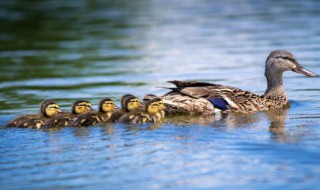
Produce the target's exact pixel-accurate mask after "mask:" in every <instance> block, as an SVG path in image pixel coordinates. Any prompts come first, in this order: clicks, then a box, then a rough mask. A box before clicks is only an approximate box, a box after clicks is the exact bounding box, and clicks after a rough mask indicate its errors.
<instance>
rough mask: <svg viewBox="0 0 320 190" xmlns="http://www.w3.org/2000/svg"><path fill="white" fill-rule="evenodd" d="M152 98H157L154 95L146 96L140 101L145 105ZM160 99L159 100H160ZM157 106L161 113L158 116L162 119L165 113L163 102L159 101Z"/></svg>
mask: <svg viewBox="0 0 320 190" xmlns="http://www.w3.org/2000/svg"><path fill="white" fill-rule="evenodd" d="M154 98H159V97H158V96H156V95H154V94H147V95H144V96H143V97H142V101H143V104H144V105H146V104H147V102H148V101H150V100H152V99H154ZM160 99H161V98H160ZM159 106H160V108H161V111H160V112H159V113H158V114H161V117H162V118H164V117H165V115H166V113H165V108H166V107H165V105H164V101H163V100H162V99H161V100H160V101H159Z"/></svg>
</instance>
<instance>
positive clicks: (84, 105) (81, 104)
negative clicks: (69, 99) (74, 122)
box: [72, 100, 92, 114]
mask: <svg viewBox="0 0 320 190" xmlns="http://www.w3.org/2000/svg"><path fill="white" fill-rule="evenodd" d="M91 110H92V105H91V104H90V102H89V101H87V100H77V101H75V102H74V103H73V104H72V113H73V114H82V113H85V112H88V111H91Z"/></svg>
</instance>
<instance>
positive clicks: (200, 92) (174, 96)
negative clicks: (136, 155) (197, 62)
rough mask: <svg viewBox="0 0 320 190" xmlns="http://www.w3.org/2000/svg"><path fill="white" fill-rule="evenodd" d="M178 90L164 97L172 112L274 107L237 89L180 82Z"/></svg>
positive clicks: (173, 90)
mask: <svg viewBox="0 0 320 190" xmlns="http://www.w3.org/2000/svg"><path fill="white" fill-rule="evenodd" d="M176 83H177V87H176V88H170V89H171V90H172V91H171V92H169V93H168V94H166V95H164V96H163V97H162V99H163V101H164V102H165V104H166V108H167V112H168V113H181V114H190V113H191V114H201V115H206V114H213V113H215V112H217V111H231V112H239V113H253V112H257V111H263V110H267V109H269V108H270V106H272V105H273V104H270V103H268V102H270V101H266V98H264V97H261V96H259V95H256V94H254V93H252V92H249V91H245V90H241V89H238V88H235V87H230V86H222V85H215V84H211V85H208V86H206V84H207V83H199V84H198V85H197V82H192V83H185V82H182V81H178V82H176Z"/></svg>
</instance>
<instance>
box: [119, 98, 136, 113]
mask: <svg viewBox="0 0 320 190" xmlns="http://www.w3.org/2000/svg"><path fill="white" fill-rule="evenodd" d="M121 105H122V109H123V110H124V111H126V112H130V111H133V110H135V109H137V108H139V106H140V100H139V99H138V98H137V97H135V96H133V95H129V96H126V97H124V98H121Z"/></svg>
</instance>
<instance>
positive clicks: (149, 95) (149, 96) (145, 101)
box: [142, 94, 158, 105]
mask: <svg viewBox="0 0 320 190" xmlns="http://www.w3.org/2000/svg"><path fill="white" fill-rule="evenodd" d="M153 98H158V96H156V95H154V94H147V95H144V96H143V97H142V102H143V104H144V105H145V104H146V103H147V102H148V101H150V100H152V99H153Z"/></svg>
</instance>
